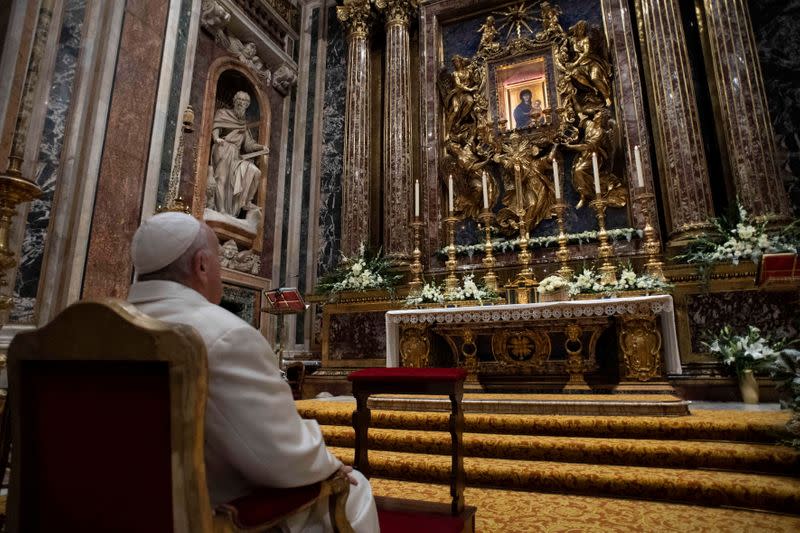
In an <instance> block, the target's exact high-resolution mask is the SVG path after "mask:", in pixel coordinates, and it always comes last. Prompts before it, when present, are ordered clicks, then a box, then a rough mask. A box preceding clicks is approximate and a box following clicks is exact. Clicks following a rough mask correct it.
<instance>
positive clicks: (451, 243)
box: [444, 211, 458, 296]
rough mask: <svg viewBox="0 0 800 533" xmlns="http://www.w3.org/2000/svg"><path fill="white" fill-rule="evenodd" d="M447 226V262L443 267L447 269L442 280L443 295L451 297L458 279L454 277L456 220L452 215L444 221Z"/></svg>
mask: <svg viewBox="0 0 800 533" xmlns="http://www.w3.org/2000/svg"><path fill="white" fill-rule="evenodd" d="M444 221H445V223H446V224H447V242H448V245H447V261H446V262H445V264H444V265H445V267H446V268H447V277H446V278H445V280H444V293H445V296H450V295H452V294H453V293H454V292H455V291H456V289H457V288H458V278H457V277H456V267H457V266H458V261H456V222H458V219H457V218H456V217H455V216H453V215H452V211H451V215H450V216H449V217H447V218H446V219H444Z"/></svg>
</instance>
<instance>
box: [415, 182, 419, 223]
mask: <svg viewBox="0 0 800 533" xmlns="http://www.w3.org/2000/svg"><path fill="white" fill-rule="evenodd" d="M414 216H415V217H418V216H419V180H414Z"/></svg>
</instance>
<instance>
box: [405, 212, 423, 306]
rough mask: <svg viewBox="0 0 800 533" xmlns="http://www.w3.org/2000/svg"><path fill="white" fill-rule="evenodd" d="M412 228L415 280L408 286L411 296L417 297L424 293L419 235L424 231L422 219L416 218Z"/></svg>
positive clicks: (413, 272)
mask: <svg viewBox="0 0 800 533" xmlns="http://www.w3.org/2000/svg"><path fill="white" fill-rule="evenodd" d="M411 228H412V229H413V231H414V251H413V252H411V257H413V261H411V274H412V275H413V278H412V279H411V282H410V283H409V284H408V288H409V293H410V294H412V295H417V294H419V293H420V291H422V262H421V261H420V258H421V257H422V252H421V251H420V249H419V234H420V231H421V230H422V219H420V217H418V216H416V217H414V222H412V223H411Z"/></svg>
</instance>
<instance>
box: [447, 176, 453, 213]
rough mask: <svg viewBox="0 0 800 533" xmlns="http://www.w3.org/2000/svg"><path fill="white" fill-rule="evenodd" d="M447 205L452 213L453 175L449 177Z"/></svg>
mask: <svg viewBox="0 0 800 533" xmlns="http://www.w3.org/2000/svg"><path fill="white" fill-rule="evenodd" d="M447 192H448V194H447V207H448V210H449V211H450V213H452V212H453V175H452V174H450V175H449V176H448V177H447Z"/></svg>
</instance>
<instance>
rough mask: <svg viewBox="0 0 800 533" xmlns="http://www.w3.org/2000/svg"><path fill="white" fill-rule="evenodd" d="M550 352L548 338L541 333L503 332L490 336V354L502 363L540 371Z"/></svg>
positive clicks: (527, 330) (530, 331) (533, 331)
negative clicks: (529, 367)
mask: <svg viewBox="0 0 800 533" xmlns="http://www.w3.org/2000/svg"><path fill="white" fill-rule="evenodd" d="M550 351H551V345H550V337H548V336H547V334H546V333H544V332H541V331H535V330H530V329H525V330H510V331H509V330H504V331H499V332H497V333H495V334H494V335H492V353H493V354H494V357H495V359H497V360H498V361H500V362H503V363H507V364H512V365H525V366H531V367H533V369H534V370H542V369H543V368H544V366H545V362H546V361H547V358H548V357H549V356H550Z"/></svg>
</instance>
